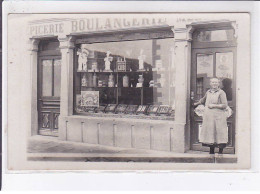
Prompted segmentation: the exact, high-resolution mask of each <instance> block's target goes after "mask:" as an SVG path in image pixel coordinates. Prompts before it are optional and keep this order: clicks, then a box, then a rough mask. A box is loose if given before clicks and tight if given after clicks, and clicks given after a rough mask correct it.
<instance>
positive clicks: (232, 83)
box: [28, 14, 238, 153]
mask: <svg viewBox="0 0 260 194" xmlns="http://www.w3.org/2000/svg"><path fill="white" fill-rule="evenodd" d="M237 31H238V25H237V23H236V21H234V20H223V19H218V20H214V21H213V20H212V21H208V20H207V19H205V18H196V17H193V18H192V19H189V17H186V16H185V17H183V18H180V17H176V16H174V17H172V16H171V15H170V14H169V15H168V16H167V17H165V15H163V16H162V15H154V16H153V17H151V16H149V17H148V16H147V15H144V16H142V15H141V14H139V15H138V17H137V16H129V15H128V16H124V15H122V16H119V15H114V16H111V17H110V16H108V15H106V16H104V17H102V19H99V18H97V17H95V16H91V15H86V17H85V18H83V19H82V16H81V18H73V19H64V18H60V19H43V20H37V21H36V20H35V21H30V22H29V32H28V33H29V37H28V40H29V46H30V57H31V59H30V67H31V76H32V80H31V81H32V82H31V84H32V87H31V88H32V90H31V107H32V108H31V128H30V131H29V135H30V136H31V135H37V134H40V135H50V136H56V137H58V138H59V139H60V140H64V141H75V142H84V143H89V144H100V145H106V146H115V147H124V148H137V149H151V150H161V151H169V152H179V153H184V152H187V151H189V150H199V151H206V150H205V148H203V147H202V146H201V144H200V143H199V142H198V134H199V131H200V127H201V122H202V117H201V115H200V114H199V113H198V111H196V110H194V108H193V107H192V106H191V105H192V103H193V102H194V101H196V100H198V99H199V98H201V97H203V95H204V94H205V92H206V90H207V89H208V88H209V79H210V78H211V77H219V78H220V79H221V81H222V85H221V87H222V88H223V90H225V92H226V94H227V97H228V103H229V106H230V108H231V109H232V115H231V116H230V117H229V118H228V126H229V127H228V131H229V142H228V147H227V149H226V150H225V152H226V153H235V148H236V143H237V142H236V141H235V140H236V136H235V134H236V133H235V131H236V125H237V124H236V123H237V114H236V107H237V102H236V98H237V92H236V91H237V88H236V83H237V77H236V74H237V72H236V65H237V47H238V44H237V42H238V35H237V34H238V33H237Z"/></svg>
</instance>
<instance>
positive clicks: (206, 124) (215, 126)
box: [199, 107, 228, 145]
mask: <svg viewBox="0 0 260 194" xmlns="http://www.w3.org/2000/svg"><path fill="white" fill-rule="evenodd" d="M199 141H200V142H201V143H203V144H204V145H218V144H226V143H227V142H228V127H227V116H226V114H225V112H224V110H220V109H209V108H208V107H206V108H205V112H204V114H203V122H202V129H201V131H200V134H199Z"/></svg>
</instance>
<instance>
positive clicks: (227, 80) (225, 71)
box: [216, 52, 234, 101]
mask: <svg viewBox="0 0 260 194" xmlns="http://www.w3.org/2000/svg"><path fill="white" fill-rule="evenodd" d="M233 65H234V64H233V53H232V52H226V53H216V76H217V77H219V78H220V79H221V80H222V82H221V87H222V89H223V90H224V91H225V92H226V95H227V100H228V101H231V100H232V82H233Z"/></svg>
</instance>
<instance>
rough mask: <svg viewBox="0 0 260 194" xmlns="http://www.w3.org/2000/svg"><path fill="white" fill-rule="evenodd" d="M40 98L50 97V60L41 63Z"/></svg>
mask: <svg viewBox="0 0 260 194" xmlns="http://www.w3.org/2000/svg"><path fill="white" fill-rule="evenodd" d="M42 96H52V60H43V61H42Z"/></svg>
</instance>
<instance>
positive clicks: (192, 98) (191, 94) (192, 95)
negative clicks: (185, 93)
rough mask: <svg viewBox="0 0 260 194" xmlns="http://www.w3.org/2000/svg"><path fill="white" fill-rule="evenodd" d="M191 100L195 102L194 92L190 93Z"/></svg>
mask: <svg viewBox="0 0 260 194" xmlns="http://www.w3.org/2000/svg"><path fill="white" fill-rule="evenodd" d="M190 99H191V100H192V101H193V100H194V92H193V91H191V92H190Z"/></svg>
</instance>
